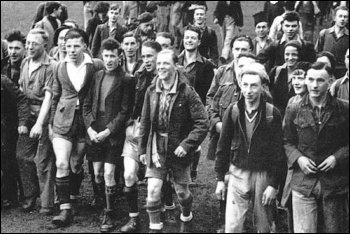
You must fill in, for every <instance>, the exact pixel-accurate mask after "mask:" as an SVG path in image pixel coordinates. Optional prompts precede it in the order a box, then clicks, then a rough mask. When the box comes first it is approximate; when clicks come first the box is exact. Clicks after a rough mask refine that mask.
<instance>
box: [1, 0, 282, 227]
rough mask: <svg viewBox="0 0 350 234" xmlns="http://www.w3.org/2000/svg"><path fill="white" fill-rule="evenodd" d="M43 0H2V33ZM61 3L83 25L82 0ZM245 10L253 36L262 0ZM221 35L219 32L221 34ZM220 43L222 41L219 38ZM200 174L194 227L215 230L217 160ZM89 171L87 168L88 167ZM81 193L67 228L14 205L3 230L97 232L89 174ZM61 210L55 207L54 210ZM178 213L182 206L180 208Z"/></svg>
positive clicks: (27, 22)
mask: <svg viewBox="0 0 350 234" xmlns="http://www.w3.org/2000/svg"><path fill="white" fill-rule="evenodd" d="M39 3H40V1H31V2H24V1H1V37H2V38H3V37H4V35H5V34H6V33H7V32H9V31H10V30H12V29H16V28H18V29H20V30H22V31H23V32H24V33H27V32H28V31H29V29H30V26H31V24H32V19H33V17H34V12H35V9H36V7H37V5H38V4H39ZM62 3H64V4H66V5H67V6H68V11H69V18H71V19H74V20H76V21H77V22H78V24H79V25H80V26H82V22H83V8H82V2H80V1H79V2H78V1H62ZM208 5H209V14H208V24H209V25H212V23H211V22H212V12H213V8H214V7H215V5H216V2H214V1H210V2H208ZM242 7H243V12H244V22H245V23H244V24H245V27H244V29H243V33H246V34H248V35H250V36H253V35H254V31H253V19H252V17H251V16H252V15H253V14H255V13H256V12H258V11H260V10H262V8H263V2H262V1H249V2H248V1H247V2H242ZM213 27H214V29H215V30H216V31H217V34H218V36H219V35H220V33H219V27H218V26H216V25H215V26H213ZM219 38H220V36H219ZM219 43H220V45H221V42H219ZM207 143H208V142H207V141H205V142H204V143H203V155H205V153H206V150H207V145H208V144H207ZM199 169H200V171H199V175H198V180H197V185H196V186H194V187H192V188H191V191H192V192H193V195H194V197H195V199H194V204H193V211H194V215H195V218H194V222H193V225H194V231H196V232H199V233H212V232H216V230H217V228H218V227H219V222H218V221H217V219H216V215H217V212H218V208H217V207H218V204H217V202H216V200H215V197H214V192H215V186H216V182H215V173H214V162H213V161H207V160H206V158H205V157H202V158H201V160H200V164H199ZM86 171H87V170H86ZM81 194H82V197H81V199H80V202H79V203H78V204H77V205H76V212H77V213H76V217H75V221H74V224H73V225H72V226H71V227H69V228H65V229H58V230H51V225H50V223H51V219H52V217H43V216H41V215H40V214H39V212H38V210H36V211H34V212H32V213H30V214H24V213H22V212H21V211H20V209H12V210H5V211H1V233H5V232H6V233H8V232H33V233H36V232H67V233H70V232H82V233H83V232H88V233H90V232H98V231H99V226H100V224H101V220H100V219H101V210H92V209H89V207H88V204H89V203H90V202H91V199H92V196H91V195H92V189H91V186H90V183H89V176H88V175H87V174H86V177H85V180H84V182H83V186H82V189H81ZM145 198H146V188H145V187H140V197H139V205H140V207H142V206H143V205H144V204H145ZM117 207H118V212H117V219H118V222H117V225H118V227H120V226H121V225H123V224H125V223H126V222H127V219H128V218H127V207H126V201H125V199H124V198H123V197H122V198H120V199H119V200H118V204H117ZM57 213H58V210H56V212H55V214H57ZM177 214H179V207H178V209H177ZM141 221H142V229H141V231H142V232H147V231H148V217H147V213H146V211H145V210H141ZM247 226H248V227H247V231H252V230H253V229H252V228H251V226H252V225H251V222H248V225H247ZM165 230H166V231H168V232H178V227H172V228H170V227H166V228H165ZM278 231H279V232H286V225H285V222H284V221H282V222H280V224H279V225H278Z"/></svg>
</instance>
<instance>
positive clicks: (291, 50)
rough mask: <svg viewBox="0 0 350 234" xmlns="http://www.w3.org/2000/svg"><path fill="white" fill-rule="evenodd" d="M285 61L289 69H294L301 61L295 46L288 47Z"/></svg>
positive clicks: (285, 51)
mask: <svg viewBox="0 0 350 234" xmlns="http://www.w3.org/2000/svg"><path fill="white" fill-rule="evenodd" d="M284 60H285V62H286V64H287V66H288V67H294V65H295V64H296V63H297V62H298V60H299V55H298V50H297V48H295V47H294V46H287V47H286V49H285V50H284Z"/></svg>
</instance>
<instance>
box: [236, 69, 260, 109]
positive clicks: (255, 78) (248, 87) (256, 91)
mask: <svg viewBox="0 0 350 234" xmlns="http://www.w3.org/2000/svg"><path fill="white" fill-rule="evenodd" d="M241 90H242V94H243V96H244V98H245V100H246V101H247V102H249V103H256V102H257V101H258V100H259V97H260V95H261V93H262V92H263V86H262V83H261V79H260V77H259V75H253V74H245V75H243V77H242V85H241Z"/></svg>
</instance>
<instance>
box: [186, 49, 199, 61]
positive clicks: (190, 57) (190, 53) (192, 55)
mask: <svg viewBox="0 0 350 234" xmlns="http://www.w3.org/2000/svg"><path fill="white" fill-rule="evenodd" d="M196 57H197V49H195V50H193V51H189V50H185V61H186V62H187V63H189V62H192V61H195V60H196Z"/></svg>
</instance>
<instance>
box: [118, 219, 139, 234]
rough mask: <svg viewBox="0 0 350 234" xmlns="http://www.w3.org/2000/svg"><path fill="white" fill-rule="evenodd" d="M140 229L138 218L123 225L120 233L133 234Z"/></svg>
mask: <svg viewBox="0 0 350 234" xmlns="http://www.w3.org/2000/svg"><path fill="white" fill-rule="evenodd" d="M139 228H140V219H139V217H133V218H130V220H129V222H128V223H127V224H125V225H124V226H123V227H122V228H121V229H120V231H121V232H123V233H135V232H136V231H138V230H139Z"/></svg>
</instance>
